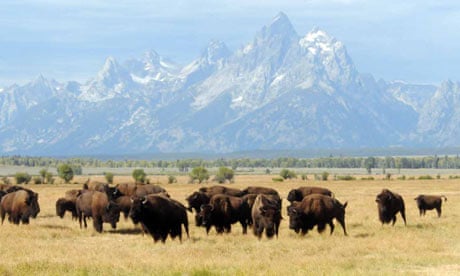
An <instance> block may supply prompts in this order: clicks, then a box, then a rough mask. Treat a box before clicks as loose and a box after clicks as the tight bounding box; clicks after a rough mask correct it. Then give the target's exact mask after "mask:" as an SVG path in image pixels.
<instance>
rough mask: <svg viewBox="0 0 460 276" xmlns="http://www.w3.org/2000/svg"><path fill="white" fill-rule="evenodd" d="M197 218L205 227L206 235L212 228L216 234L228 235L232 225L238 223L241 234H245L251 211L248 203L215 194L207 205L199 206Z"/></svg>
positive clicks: (236, 198)
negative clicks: (198, 217) (224, 233)
mask: <svg viewBox="0 0 460 276" xmlns="http://www.w3.org/2000/svg"><path fill="white" fill-rule="evenodd" d="M199 216H200V218H201V220H202V224H203V225H204V226H205V227H206V233H209V230H210V229H211V227H212V226H214V227H215V228H216V232H217V233H223V232H224V231H225V232H227V233H228V232H230V231H231V225H232V224H234V223H236V222H240V224H241V226H242V227H243V234H246V233H247V226H248V222H249V220H250V217H251V210H250V209H249V205H248V203H247V202H245V201H244V200H242V199H241V198H239V197H235V196H229V195H223V194H217V195H214V196H212V197H211V199H210V200H209V204H204V205H201V207H200V213H199Z"/></svg>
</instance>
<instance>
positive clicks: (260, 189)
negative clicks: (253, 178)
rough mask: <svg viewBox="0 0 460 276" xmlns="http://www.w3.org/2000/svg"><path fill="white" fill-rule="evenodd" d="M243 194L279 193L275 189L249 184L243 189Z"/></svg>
mask: <svg viewBox="0 0 460 276" xmlns="http://www.w3.org/2000/svg"><path fill="white" fill-rule="evenodd" d="M242 192H243V195H247V194H264V195H279V194H278V192H277V191H276V190H275V189H272V188H266V187H259V186H249V187H247V188H246V189H244V190H243V191H242Z"/></svg>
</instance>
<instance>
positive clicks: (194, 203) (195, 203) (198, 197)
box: [185, 192, 211, 226]
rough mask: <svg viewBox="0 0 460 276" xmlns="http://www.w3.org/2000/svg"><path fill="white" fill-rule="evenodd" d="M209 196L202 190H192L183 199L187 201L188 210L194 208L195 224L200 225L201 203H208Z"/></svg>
mask: <svg viewBox="0 0 460 276" xmlns="http://www.w3.org/2000/svg"><path fill="white" fill-rule="evenodd" d="M210 199H211V196H209V195H208V194H207V193H204V192H193V193H192V194H191V195H189V196H188V197H187V198H186V199H185V200H187V202H188V208H187V209H188V210H189V211H192V210H195V225H196V226H201V225H202V220H201V216H200V215H199V214H200V210H201V209H200V208H201V205H204V204H208V203H209V200H210Z"/></svg>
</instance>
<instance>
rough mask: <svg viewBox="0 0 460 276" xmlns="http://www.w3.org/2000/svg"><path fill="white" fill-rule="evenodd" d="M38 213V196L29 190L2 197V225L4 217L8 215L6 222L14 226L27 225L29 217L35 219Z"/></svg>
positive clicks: (0, 208) (0, 214) (0, 210)
mask: <svg viewBox="0 0 460 276" xmlns="http://www.w3.org/2000/svg"><path fill="white" fill-rule="evenodd" d="M39 212H40V205H39V204H38V194H37V193H34V192H33V191H31V190H27V189H19V190H17V191H15V192H11V193H8V194H6V195H5V196H3V198H2V200H1V202H0V217H1V218H2V224H3V221H4V220H5V215H6V214H8V216H9V217H8V220H9V221H10V222H12V223H14V224H19V223H20V222H22V224H29V220H30V217H32V218H36V217H37V215H38V213H39Z"/></svg>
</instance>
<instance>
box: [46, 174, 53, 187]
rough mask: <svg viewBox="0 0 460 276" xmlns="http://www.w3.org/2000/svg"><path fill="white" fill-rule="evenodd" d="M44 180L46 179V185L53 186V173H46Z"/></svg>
mask: <svg viewBox="0 0 460 276" xmlns="http://www.w3.org/2000/svg"><path fill="white" fill-rule="evenodd" d="M45 179H46V183H47V184H53V183H54V178H53V173H52V172H46V175H45Z"/></svg>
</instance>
